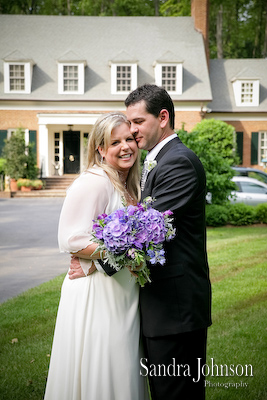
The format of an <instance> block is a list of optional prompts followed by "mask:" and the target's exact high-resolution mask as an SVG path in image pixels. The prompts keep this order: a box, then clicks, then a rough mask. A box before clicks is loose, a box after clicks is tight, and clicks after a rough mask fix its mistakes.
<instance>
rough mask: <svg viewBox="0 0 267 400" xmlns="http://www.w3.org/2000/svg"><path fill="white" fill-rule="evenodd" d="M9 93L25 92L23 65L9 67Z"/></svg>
mask: <svg viewBox="0 0 267 400" xmlns="http://www.w3.org/2000/svg"><path fill="white" fill-rule="evenodd" d="M9 79H10V91H12V90H25V75H24V65H17V64H14V65H12V64H10V65H9Z"/></svg>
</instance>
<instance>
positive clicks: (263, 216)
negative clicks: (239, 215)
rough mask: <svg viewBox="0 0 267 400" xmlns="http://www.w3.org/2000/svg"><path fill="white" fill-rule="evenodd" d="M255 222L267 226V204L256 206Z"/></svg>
mask: <svg viewBox="0 0 267 400" xmlns="http://www.w3.org/2000/svg"><path fill="white" fill-rule="evenodd" d="M256 220H257V221H259V222H262V223H263V224H267V203H263V204H258V205H257V207H256Z"/></svg>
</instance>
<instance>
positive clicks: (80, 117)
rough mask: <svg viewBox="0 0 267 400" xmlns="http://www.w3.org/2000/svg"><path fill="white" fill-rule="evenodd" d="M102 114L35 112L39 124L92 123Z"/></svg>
mask: <svg viewBox="0 0 267 400" xmlns="http://www.w3.org/2000/svg"><path fill="white" fill-rule="evenodd" d="M100 115H102V114H86V115H85V114H37V118H38V124H39V125H93V124H94V123H95V122H96V120H97V118H99V117H100Z"/></svg>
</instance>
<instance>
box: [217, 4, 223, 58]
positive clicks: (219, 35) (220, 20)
mask: <svg viewBox="0 0 267 400" xmlns="http://www.w3.org/2000/svg"><path fill="white" fill-rule="evenodd" d="M222 30H223V5H222V4H220V8H219V11H218V14H217V24H216V42H217V58H223V41H222Z"/></svg>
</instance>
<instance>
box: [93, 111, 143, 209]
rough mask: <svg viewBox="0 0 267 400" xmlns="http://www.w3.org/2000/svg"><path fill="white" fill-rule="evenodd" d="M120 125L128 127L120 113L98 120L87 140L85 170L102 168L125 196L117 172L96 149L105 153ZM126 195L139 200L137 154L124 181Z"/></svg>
mask: <svg viewBox="0 0 267 400" xmlns="http://www.w3.org/2000/svg"><path fill="white" fill-rule="evenodd" d="M121 124H127V125H129V122H128V120H127V118H126V116H125V115H124V114H123V113H120V112H111V113H108V114H104V115H102V116H101V117H99V118H98V120H97V121H96V123H95V125H94V127H93V130H92V131H91V133H90V134H89V140H88V156H87V157H88V158H87V160H88V164H87V168H92V167H93V166H94V165H97V166H98V167H100V168H102V169H103V170H104V171H105V172H106V173H107V175H108V177H109V179H110V180H111V183H112V184H113V186H114V187H115V188H116V189H117V190H118V191H119V192H120V193H121V194H122V195H125V194H126V193H125V190H126V189H125V187H124V185H123V183H122V182H121V180H120V177H119V172H118V171H117V170H116V169H115V168H113V167H112V166H111V165H109V164H107V163H106V162H105V161H104V160H103V158H102V157H101V155H100V153H99V151H98V147H101V148H102V149H104V150H105V151H106V150H107V148H108V147H109V145H110V143H111V134H112V131H113V130H114V129H115V128H116V127H117V126H120V125H121ZM126 185H127V190H128V193H129V194H130V195H131V196H132V197H133V199H134V200H135V201H139V200H140V155H139V152H138V156H137V159H136V161H135V163H134V165H133V166H132V167H131V168H130V170H129V174H128V177H127V180H126Z"/></svg>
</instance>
